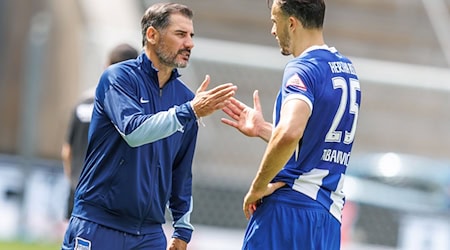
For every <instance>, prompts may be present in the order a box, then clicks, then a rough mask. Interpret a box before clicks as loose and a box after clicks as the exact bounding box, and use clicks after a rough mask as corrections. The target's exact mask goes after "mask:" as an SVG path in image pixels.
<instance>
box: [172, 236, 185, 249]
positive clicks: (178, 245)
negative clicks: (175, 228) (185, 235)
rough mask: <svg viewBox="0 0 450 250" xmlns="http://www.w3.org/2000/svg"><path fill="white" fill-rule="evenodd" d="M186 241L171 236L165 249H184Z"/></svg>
mask: <svg viewBox="0 0 450 250" xmlns="http://www.w3.org/2000/svg"><path fill="white" fill-rule="evenodd" d="M186 249H187V243H186V241H184V240H180V239H177V238H172V239H171V240H170V242H169V245H168V246H167V250H186Z"/></svg>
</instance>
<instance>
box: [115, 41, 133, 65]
mask: <svg viewBox="0 0 450 250" xmlns="http://www.w3.org/2000/svg"><path fill="white" fill-rule="evenodd" d="M137 56H138V51H137V50H136V49H135V48H133V47H132V46H131V45H129V44H126V43H123V44H119V45H117V46H116V47H114V48H113V49H112V50H111V52H110V53H109V56H108V59H109V62H108V63H109V64H114V63H118V62H121V61H125V60H128V59H134V58H136V57H137Z"/></svg>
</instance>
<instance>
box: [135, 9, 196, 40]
mask: <svg viewBox="0 0 450 250" xmlns="http://www.w3.org/2000/svg"><path fill="white" fill-rule="evenodd" d="M176 13H178V14H181V15H183V16H185V17H187V18H189V19H192V17H193V16H194V14H193V12H192V10H191V9H189V8H188V7H187V6H185V5H182V4H177V3H157V4H154V5H152V6H150V7H149V8H148V9H147V10H146V11H145V14H144V16H143V17H142V20H141V28H142V46H145V44H146V43H147V39H146V38H145V37H146V33H147V29H148V28H149V27H152V26H153V27H154V28H155V29H157V30H164V29H165V28H167V26H169V24H170V16H171V15H172V14H176Z"/></svg>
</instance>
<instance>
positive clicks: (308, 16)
mask: <svg viewBox="0 0 450 250" xmlns="http://www.w3.org/2000/svg"><path fill="white" fill-rule="evenodd" d="M273 1H275V2H276V3H277V4H278V5H279V6H280V9H281V11H282V12H283V13H284V14H285V15H286V16H293V17H295V18H297V19H298V20H300V22H301V23H302V25H303V27H305V28H306V29H321V28H322V27H323V21H324V18H325V2H324V0H273ZM269 2H270V1H268V3H269Z"/></svg>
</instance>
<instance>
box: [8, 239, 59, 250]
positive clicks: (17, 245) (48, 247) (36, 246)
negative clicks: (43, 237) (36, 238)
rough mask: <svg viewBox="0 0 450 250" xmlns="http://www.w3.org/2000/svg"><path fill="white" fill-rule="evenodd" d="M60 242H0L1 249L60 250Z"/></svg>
mask: <svg viewBox="0 0 450 250" xmlns="http://www.w3.org/2000/svg"><path fill="white" fill-rule="evenodd" d="M58 249H61V244H60V243H36V242H34V243H24V242H18V241H14V242H0V250H58Z"/></svg>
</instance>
